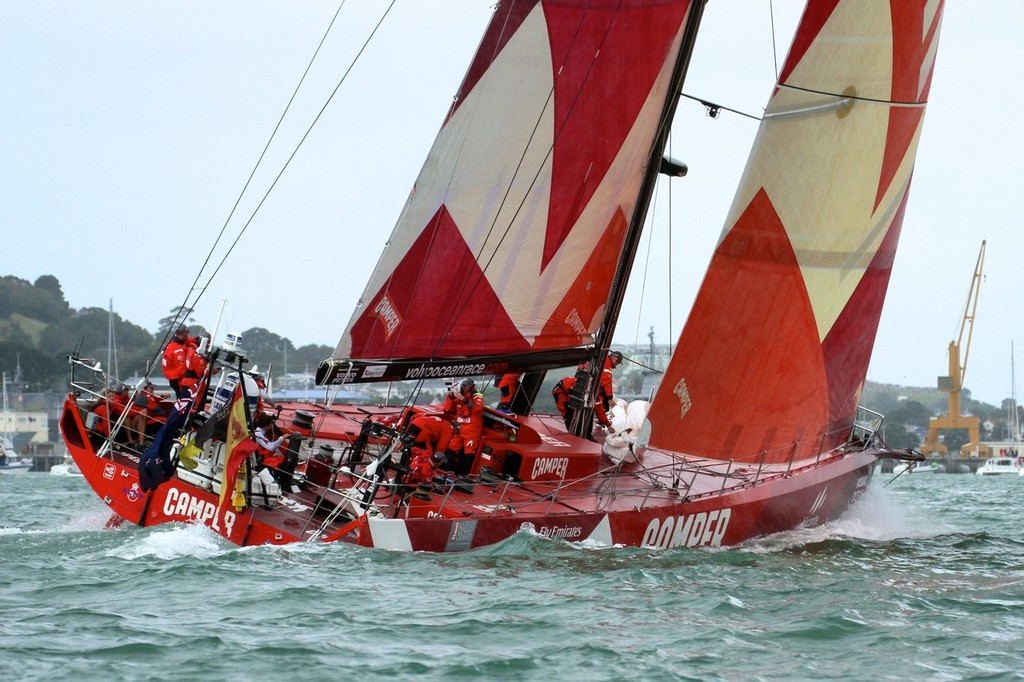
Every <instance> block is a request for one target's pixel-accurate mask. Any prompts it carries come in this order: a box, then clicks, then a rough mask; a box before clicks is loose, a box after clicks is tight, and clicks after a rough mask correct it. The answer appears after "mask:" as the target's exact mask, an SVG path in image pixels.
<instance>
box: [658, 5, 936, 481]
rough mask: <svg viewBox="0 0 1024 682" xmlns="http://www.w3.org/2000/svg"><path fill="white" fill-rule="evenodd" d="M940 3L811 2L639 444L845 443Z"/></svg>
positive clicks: (799, 453)
mask: <svg viewBox="0 0 1024 682" xmlns="http://www.w3.org/2000/svg"><path fill="white" fill-rule="evenodd" d="M942 5H943V3H942V2H941V0H901V1H900V2H889V1H886V0H817V1H815V0H812V1H811V2H809V3H808V6H807V9H806V10H805V13H804V15H803V17H802V19H801V22H800V25H799V28H798V31H797V34H796V38H795V41H794V43H793V46H792V48H791V50H790V53H789V56H788V58H787V61H786V63H785V66H784V68H783V70H782V72H781V74H780V77H779V82H778V85H777V87H776V88H775V90H774V92H773V93H772V96H771V99H770V101H769V103H768V107H767V109H766V112H765V115H764V118H763V121H762V123H761V126H760V129H759V131H758V134H757V137H756V141H755V144H754V148H753V150H752V152H751V156H750V159H749V160H748V163H747V167H746V171H745V172H744V175H743V180H742V182H741V185H740V188H739V190H738V193H737V195H736V198H735V200H734V202H733V205H732V208H731V210H730V214H729V217H728V219H727V222H726V226H725V229H724V231H723V232H722V235H721V237H720V239H719V242H718V245H717V247H716V249H715V252H714V256H713V258H712V261H711V264H710V266H709V269H708V271H707V273H706V275H705V279H704V282H703V283H702V285H701V288H700V290H699V292H698V295H697V299H696V302H695V304H694V307H693V309H692V310H691V312H690V316H689V318H688V320H687V323H686V325H685V327H684V329H683V332H682V335H681V338H680V341H679V345H678V347H677V350H676V352H675V354H674V356H673V358H672V361H671V363H670V366H669V368H668V370H667V372H666V374H665V377H664V378H663V380H662V382H661V385H660V387H659V390H658V393H657V396H656V397H655V400H654V403H653V405H652V406H651V411H650V414H649V420H650V436H649V444H650V445H651V446H654V447H660V448H666V449H669V450H672V451H676V452H683V453H688V454H694V455H701V456H706V457H713V458H718V459H723V460H732V459H734V460H737V461H746V462H752V463H755V464H756V463H757V462H759V461H760V462H766V463H771V462H786V461H791V458H793V457H794V456H795V457H797V458H799V457H805V456H814V455H815V454H816V453H818V452H822V451H826V450H828V449H830V448H831V447H833V446H835V445H836V444H838V443H840V442H842V441H843V440H845V439H846V438H847V437H848V435H849V431H850V427H851V425H852V423H853V419H854V414H855V410H856V407H857V403H858V399H859V397H860V394H861V391H862V389H863V384H864V381H865V377H866V373H867V367H868V361H869V359H870V355H871V348H872V346H873V344H874V339H875V331H876V328H877V324H878V319H879V315H880V314H881V309H882V302H883V299H884V297H885V291H886V288H887V286H888V282H889V274H890V270H891V268H892V263H893V257H894V255H895V251H896V244H897V241H898V239H899V234H900V227H901V224H902V221H903V212H904V207H905V205H906V200H907V193H908V190H909V187H910V179H911V175H912V171H913V166H914V156H915V153H916V149H917V143H918V139H919V136H920V133H921V127H922V123H923V118H924V110H925V103H926V101H927V98H928V90H929V87H930V85H931V79H932V69H933V65H934V59H935V49H936V45H937V43H938V33H939V24H940V19H941V13H942V11H941V10H942Z"/></svg>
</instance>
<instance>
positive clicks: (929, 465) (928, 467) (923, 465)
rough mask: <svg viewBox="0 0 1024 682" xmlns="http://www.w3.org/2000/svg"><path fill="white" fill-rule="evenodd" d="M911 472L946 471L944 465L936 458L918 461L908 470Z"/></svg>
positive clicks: (938, 472)
mask: <svg viewBox="0 0 1024 682" xmlns="http://www.w3.org/2000/svg"><path fill="white" fill-rule="evenodd" d="M909 473H911V474H944V473H946V467H945V465H943V464H942V462H939V461H938V460H934V459H933V460H925V461H924V462H918V463H917V464H915V465H914V468H913V469H911V470H910V472H909Z"/></svg>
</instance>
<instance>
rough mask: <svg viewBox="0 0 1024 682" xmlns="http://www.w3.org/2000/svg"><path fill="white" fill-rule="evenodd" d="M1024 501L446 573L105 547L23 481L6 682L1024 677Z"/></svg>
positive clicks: (81, 506)
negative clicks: (709, 544)
mask: <svg viewBox="0 0 1024 682" xmlns="http://www.w3.org/2000/svg"><path fill="white" fill-rule="evenodd" d="M890 481H891V483H890ZM887 483H889V485H886V484H887ZM1022 500H1024V478H1020V477H1017V476H996V477H986V478H983V477H979V476H973V475H956V474H916V475H903V476H900V477H899V478H896V479H895V480H893V476H892V475H883V474H876V476H875V477H874V479H873V481H872V483H871V485H870V487H869V489H868V493H867V494H866V495H865V497H864V498H863V500H862V501H861V502H859V503H858V504H857V506H856V507H854V508H853V509H851V511H850V513H849V514H848V515H847V517H846V518H844V519H842V520H841V521H838V522H836V523H833V524H830V525H828V526H825V527H821V528H815V529H809V530H803V531H797V532H792V533H787V534H783V535H779V536H774V537H771V538H768V539H763V540H759V541H756V542H751V543H749V544H746V545H743V546H740V547H734V548H729V549H718V550H693V549H675V550H668V551H647V550H639V549H630V548H593V547H586V546H580V545H574V544H569V543H565V542H562V541H559V540H550V539H545V538H541V537H537V536H534V535H530V534H526V533H523V534H520V535H517V536H515V537H513V538H512V539H510V540H509V541H507V542H504V543H502V544H500V545H497V546H494V547H491V548H487V549H483V550H477V551H472V552H467V553H463V554H454V555H433V554H406V553H394V552H388V551H382V550H366V549H361V548H357V547H352V546H347V545H341V544H337V545H317V546H312V545H292V546H288V547H250V548H245V549H240V548H237V547H235V546H233V545H230V544H228V543H226V542H224V541H223V540H221V539H220V538H218V537H217V536H215V535H213V534H212V533H210V532H209V531H207V530H205V529H204V528H202V527H194V526H177V525H175V526H162V527H158V528H147V529H140V528H136V527H122V528H121V529H118V530H104V527H103V526H104V522H105V520H106V518H107V513H106V511H105V509H106V508H105V507H104V506H103V505H102V504H101V503H100V502H99V501H98V500H97V499H96V498H95V496H94V495H93V493H92V492H91V491H90V490H89V488H88V486H87V485H86V484H85V482H84V481H83V480H82V479H80V478H66V477H57V476H51V475H48V474H27V475H25V476H20V477H0V680H75V681H81V680H171V679H174V680H218V681H221V680H303V681H306V680H332V681H333V680H344V679H349V678H352V679H360V680H412V679H415V680H545V681H550V682H554V681H556V680H557V681H561V680H581V681H582V680H586V681H590V680H909V679H914V680H918V679H921V680H967V679H971V680H1021V679H1024V673H1022V672H1021V671H1022V670H1024V533H1022V531H1021V518H1022V517H1021V501H1022Z"/></svg>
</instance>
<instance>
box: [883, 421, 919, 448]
mask: <svg viewBox="0 0 1024 682" xmlns="http://www.w3.org/2000/svg"><path fill="white" fill-rule="evenodd" d="M884 431H885V433H884V434H883V438H885V442H886V444H887V445H888V446H889V447H891V448H894V449H896V450H902V449H904V448H917V447H918V446H919V445H921V439H920V438H918V437H917V436H916V435H914V433H913V432H911V431H907V429H906V428H904V426H903V424H902V423H897V422H890V421H889V420H888V419H886V420H885V427H884Z"/></svg>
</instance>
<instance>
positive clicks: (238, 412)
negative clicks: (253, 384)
mask: <svg viewBox="0 0 1024 682" xmlns="http://www.w3.org/2000/svg"><path fill="white" fill-rule="evenodd" d="M225 441H226V442H225V446H226V447H227V451H228V459H227V462H226V463H225V464H224V474H223V477H222V481H221V486H220V502H219V503H218V504H217V509H218V511H219V510H220V509H221V508H222V507H223V506H224V500H225V499H229V500H231V501H232V504H233V505H234V506H235V507H236V508H238V509H241V508H242V507H244V506H245V500H244V498H241V500H240V501H236V500H235V499H234V490H235V479H236V478H237V477H238V470H239V468H240V467H241V466H242V465H243V464H244V463H245V462H246V460H247V459H248V458H249V455H251V454H252V453H253V452H255V451H256V441H254V440H253V439H252V438H250V436H249V425H248V424H247V423H246V420H245V395H244V394H243V393H242V387H241V385H239V386H237V387H235V393H234V395H233V396H232V397H231V410H230V411H229V412H228V433H227V438H226V439H225Z"/></svg>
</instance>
